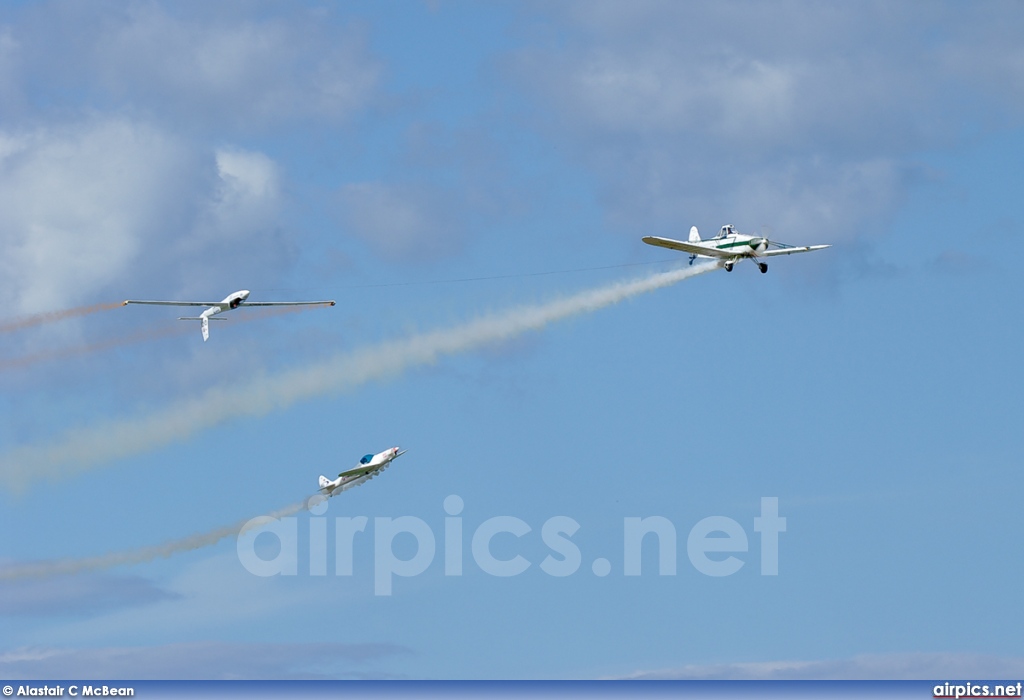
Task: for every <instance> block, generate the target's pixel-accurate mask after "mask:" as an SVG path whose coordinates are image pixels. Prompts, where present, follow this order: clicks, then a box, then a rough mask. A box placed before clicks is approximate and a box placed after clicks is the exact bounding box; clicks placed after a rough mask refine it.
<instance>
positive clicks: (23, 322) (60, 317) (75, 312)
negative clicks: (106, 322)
mask: <svg viewBox="0 0 1024 700" xmlns="http://www.w3.org/2000/svg"><path fill="white" fill-rule="evenodd" d="M119 306H121V303H120V302H116V303H106V304H93V305H92V306H76V307H75V308H73V309H64V310H63V311H47V312H45V313H41V314H32V315H31V316H22V317H21V318H15V319H12V320H10V321H6V322H3V323H0V333H11V332H12V331H20V330H21V329H22V328H31V327H32V326H40V325H42V324H44V323H54V322H56V321H64V320H66V319H69V318H79V317H81V316H88V315H89V314H94V313H97V312H99V311H108V310H110V309H116V308H117V307H119Z"/></svg>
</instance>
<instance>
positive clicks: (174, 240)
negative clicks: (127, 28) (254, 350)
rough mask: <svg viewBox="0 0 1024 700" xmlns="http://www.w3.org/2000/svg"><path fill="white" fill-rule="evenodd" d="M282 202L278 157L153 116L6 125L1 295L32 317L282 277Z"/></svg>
mask: <svg viewBox="0 0 1024 700" xmlns="http://www.w3.org/2000/svg"><path fill="white" fill-rule="evenodd" d="M281 203H282V195H281V186H280V177H279V175H278V172H277V167H276V165H275V164H274V163H273V161H271V160H270V159H269V158H268V157H267V156H265V155H263V154H261V153H257V152H247V151H243V150H239V149H231V148H224V149H222V150H220V151H218V152H211V151H209V150H207V149H204V148H203V147H201V146H198V145H196V144H194V143H192V142H189V141H187V140H184V139H181V138H178V137H175V136H173V135H171V134H168V133H167V132H166V131H164V130H162V129H160V128H158V127H155V126H153V125H150V124H147V123H139V122H133V121H130V120H127V119H121V118H109V119H100V118H96V119H91V120H87V121H84V122H81V123H77V124H72V125H66V126H61V127H49V128H48V127H40V128H36V129H33V130H29V131H24V132H8V133H3V132H0V251H2V253H3V255H2V258H0V259H2V262H0V266H2V268H0V269H2V273H3V276H2V280H0V300H2V301H3V303H4V304H5V305H6V306H7V307H8V308H10V309H11V310H12V311H13V312H14V314H30V313H37V312H42V311H51V310H54V309H63V308H67V307H69V306H77V305H81V304H84V303H91V302H94V301H97V300H104V301H117V300H119V299H121V298H125V297H126V296H138V295H141V294H142V293H143V291H147V292H150V293H154V292H162V293H169V292H173V291H183V290H185V291H187V290H189V288H190V287H193V286H198V285H199V284H200V280H201V281H202V285H203V289H202V290H201V291H202V293H204V294H209V293H211V292H212V291H213V290H210V289H209V280H210V279H218V278H219V279H224V280H225V282H228V281H235V280H236V279H244V278H247V277H250V278H251V276H255V275H257V274H258V275H275V274H279V272H275V270H277V271H279V270H280V269H281V267H282V265H281V261H282V259H284V260H286V259H287V255H286V250H287V245H286V242H284V241H283V240H282V239H281V235H280V230H279V221H278V214H279V210H280V207H281ZM143 285H145V289H144V290H143V289H142V287H143ZM134 292H138V294H136V293H134ZM225 293H226V292H225ZM101 295H106V296H107V298H106V299H101Z"/></svg>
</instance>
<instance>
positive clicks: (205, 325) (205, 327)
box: [178, 316, 227, 342]
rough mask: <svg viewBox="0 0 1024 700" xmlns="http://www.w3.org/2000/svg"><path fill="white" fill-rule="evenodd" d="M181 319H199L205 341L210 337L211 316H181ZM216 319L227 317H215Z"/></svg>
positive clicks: (179, 318)
mask: <svg viewBox="0 0 1024 700" xmlns="http://www.w3.org/2000/svg"><path fill="white" fill-rule="evenodd" d="M178 320H179V321H199V322H201V324H202V331H203V341H204V342H205V341H207V340H209V339H210V317H209V316H179V317H178ZM213 320H214V321H225V320H227V319H223V318H214V319H213Z"/></svg>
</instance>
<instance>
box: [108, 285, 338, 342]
mask: <svg viewBox="0 0 1024 700" xmlns="http://www.w3.org/2000/svg"><path fill="white" fill-rule="evenodd" d="M248 299H249V290H248V289H240V290H238V291H237V292H234V293H232V294H228V295H227V296H226V297H224V298H223V299H222V300H220V301H140V300H138V299H128V300H127V301H125V302H123V303H122V304H121V306H128V304H150V305H152V306H205V307H207V308H206V310H205V311H203V312H202V313H201V314H199V315H198V316H179V317H178V320H179V321H200V322H201V324H202V331H203V341H204V342H205V341H207V340H209V339H210V321H211V320H213V321H224V320H226V319H223V318H215V316H216V315H217V314H220V313H224V312H225V311H231V310H233V309H237V308H240V307H243V306H246V307H248V306H334V300H333V299H329V300H326V301H249V300H248Z"/></svg>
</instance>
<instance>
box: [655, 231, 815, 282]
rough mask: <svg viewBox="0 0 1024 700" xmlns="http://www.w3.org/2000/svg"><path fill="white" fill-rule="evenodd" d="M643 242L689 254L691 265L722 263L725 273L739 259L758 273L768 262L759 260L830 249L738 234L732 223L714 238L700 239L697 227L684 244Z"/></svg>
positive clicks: (682, 242)
mask: <svg viewBox="0 0 1024 700" xmlns="http://www.w3.org/2000/svg"><path fill="white" fill-rule="evenodd" d="M643 241H644V243H647V244H648V245H656V246H659V247H661V248H671V249H672V250H681V251H683V252H684V253H689V254H690V264H691V265H692V264H693V261H694V260H696V259H697V258H699V257H700V258H715V259H717V260H719V261H721V264H722V267H724V268H725V271H726V272H732V266H733V265H735V264H736V263H737V262H739V261H740V260H744V259H746V260H751V261H753V262H754V263H755V264H756V265H757V267H758V269H759V270H761V272H768V263H766V262H762V261H761V260H759V259H758V258H770V257H774V256H776V255H792V254H793V253H809V252H810V251H812V250H824V249H825V248H831V246H828V245H805V246H794V245H786V244H785V243H777V242H776V241H770V240H768V239H767V238H765V237H764V236H752V235H748V234H745V233H739V232H737V231H736V229H735V228H734V227H733V225H732V224H726V225H725V226H723V227H722V228H721V230H720V231H719V232H718V235H717V236H715V237H714V238H708V239H706V240H703V241H702V240H701V238H700V234H699V233H697V227H696V226H692V227H691V228H690V237H689V239H688V240H686V241H676V240H673V239H671V238H659V237H658V236H644V238H643Z"/></svg>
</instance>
